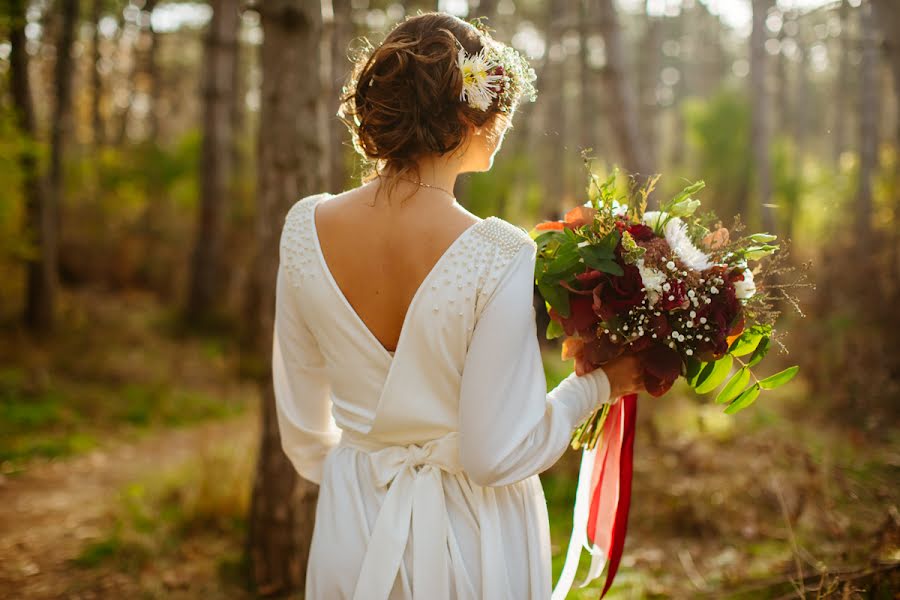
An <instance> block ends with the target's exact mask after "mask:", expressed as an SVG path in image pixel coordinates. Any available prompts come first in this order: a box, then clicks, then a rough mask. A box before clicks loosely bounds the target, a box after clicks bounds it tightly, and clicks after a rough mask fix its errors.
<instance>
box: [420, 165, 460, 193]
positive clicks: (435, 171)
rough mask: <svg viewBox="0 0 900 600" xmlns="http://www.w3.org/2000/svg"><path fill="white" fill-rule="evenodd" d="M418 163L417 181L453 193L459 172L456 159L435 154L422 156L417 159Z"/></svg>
mask: <svg viewBox="0 0 900 600" xmlns="http://www.w3.org/2000/svg"><path fill="white" fill-rule="evenodd" d="M418 164H419V183H422V184H424V185H426V186H429V187H432V188H437V189H440V190H444V191H448V192H449V193H450V194H451V195H452V194H453V188H454V187H455V186H456V178H457V177H458V176H459V174H460V172H461V170H460V166H461V165H460V163H459V161H458V160H454V159H452V158H447V157H443V156H435V157H427V158H423V159H421V160H420V161H418Z"/></svg>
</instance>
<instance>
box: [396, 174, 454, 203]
mask: <svg viewBox="0 0 900 600" xmlns="http://www.w3.org/2000/svg"><path fill="white" fill-rule="evenodd" d="M400 179H402V180H403V181H408V182H410V183H414V184H416V185H420V186H422V187H427V188H431V189H433V190H440V191H442V192H444V193H445V194H447V195H448V196H450V197H451V198H453V200H454V202H455V201H456V196H454V195H453V192H450V191H447V190H446V189H444V188H442V187H438V186H436V185H431V184H430V183H422V182H421V181H413V180H412V179H407V178H405V177H401V178H400Z"/></svg>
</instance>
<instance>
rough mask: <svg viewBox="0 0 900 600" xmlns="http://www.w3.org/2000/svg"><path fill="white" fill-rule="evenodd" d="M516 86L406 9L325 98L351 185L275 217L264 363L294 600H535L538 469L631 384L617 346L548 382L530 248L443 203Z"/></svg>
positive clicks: (635, 380)
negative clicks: (288, 529) (272, 306)
mask: <svg viewBox="0 0 900 600" xmlns="http://www.w3.org/2000/svg"><path fill="white" fill-rule="evenodd" d="M532 80H533V71H532V70H531V69H530V68H529V67H528V65H527V63H526V62H525V61H524V59H523V58H521V57H520V56H519V55H518V53H516V52H515V50H513V49H512V48H510V47H508V46H506V45H504V44H501V43H499V42H496V41H494V40H492V39H491V37H490V36H489V34H488V33H487V32H486V31H483V30H482V29H481V28H480V27H478V26H475V25H472V24H470V23H467V22H465V21H463V20H460V19H458V18H456V17H452V16H449V15H446V14H441V13H428V14H420V15H418V16H415V17H411V18H408V19H407V20H405V21H404V22H402V23H400V24H399V25H398V26H397V27H396V28H394V29H393V31H391V33H390V34H389V35H388V36H387V38H386V39H385V40H384V42H383V43H382V44H381V45H380V46H378V47H377V48H375V49H374V50H373V51H372V52H371V54H370V55H369V56H367V57H365V58H364V59H363V60H361V61H360V62H359V64H358V65H357V66H356V68H355V70H354V74H353V77H352V79H351V85H350V86H349V87H348V91H347V94H346V96H345V97H344V98H343V99H342V116H343V118H344V120H345V121H346V122H347V123H348V125H349V127H350V129H351V132H352V134H353V138H354V144H355V147H356V148H357V150H358V151H359V152H360V153H361V154H362V155H363V156H364V157H365V158H366V159H368V160H369V161H371V162H372V163H374V169H373V172H372V174H371V176H370V177H369V178H368V181H367V183H365V184H363V185H361V186H360V187H358V188H355V189H352V190H349V191H346V192H343V193H341V194H338V195H331V194H318V195H315V196H310V197H307V198H303V199H301V200H300V201H299V202H297V203H296V204H295V205H294V206H293V207H292V208H291V210H290V212H289V214H288V216H287V219H286V222H285V224H284V229H283V231H282V236H281V247H280V264H279V271H278V279H277V294H276V318H275V336H274V347H273V376H274V382H275V392H276V404H277V411H278V412H277V414H278V424H279V430H280V433H281V440H282V445H283V447H284V451H285V453H286V454H287V456H288V457H289V458H290V460H291V461H292V463H293V465H294V466H295V468H296V470H297V472H298V473H299V474H300V475H301V476H302V477H304V478H306V479H308V480H310V481H312V482H315V483H317V484H319V485H320V491H319V498H318V504H317V509H316V520H315V526H314V530H313V537H312V546H311V548H310V554H309V563H308V567H307V578H306V596H305V597H306V598H307V600H339V599H350V598H354V599H357V600H385V599H388V598H391V599H401V598H402V599H407V598H415V599H416V600H425V599H427V600H439V599H450V598H460V599H476V598H483V599H486V600H501V599H506V598H508V599H510V600H523V599H533V600H538V599H540V600H546V599H547V598H549V597H550V592H551V588H552V581H551V550H550V530H549V521H548V514H547V506H546V500H545V498H544V494H543V490H542V488H541V483H540V479H539V478H538V474H539V473H540V472H542V471H544V470H546V469H547V468H549V467H550V466H551V465H553V463H555V462H556V461H557V460H558V459H559V457H560V456H561V455H562V454H563V452H564V451H565V449H566V447H567V446H568V443H569V440H570V438H571V435H572V433H573V430H574V429H575V427H576V426H577V425H578V424H579V423H580V422H581V421H583V420H584V419H585V418H586V417H587V416H588V415H589V414H590V413H591V412H592V411H593V410H594V409H595V408H596V407H597V406H598V404H600V403H607V402H612V401H615V399H617V398H619V397H620V396H622V395H624V394H627V393H631V392H636V391H639V390H640V389H641V383H640V382H639V381H640V377H639V370H638V368H637V365H636V364H635V363H634V362H633V361H632V359H622V360H619V361H615V362H613V363H609V364H607V365H606V366H604V368H603V369H597V370H595V371H593V372H591V373H588V374H586V375H583V376H577V375H576V374H575V373H572V374H571V375H569V376H568V377H566V378H565V379H564V380H563V381H562V382H561V383H560V384H559V385H558V386H557V387H555V388H554V389H553V390H552V391H550V392H549V393H547V387H546V380H545V378H544V371H543V367H542V362H541V354H540V349H539V346H538V337H537V326H536V323H535V309H534V305H533V303H532V301H533V290H534V266H535V253H536V245H535V243H534V242H533V241H532V240H531V238H530V237H529V236H528V234H527V233H526V232H525V231H524V230H523V229H521V228H519V227H517V226H514V225H512V224H510V223H509V222H507V221H505V220H503V219H501V218H498V217H495V216H491V217H487V218H485V219H479V218H478V217H476V216H475V215H473V214H472V213H470V212H469V211H467V210H466V209H465V208H463V206H462V205H461V204H460V203H459V202H458V201H457V199H456V198H455V197H454V196H453V193H452V190H453V188H454V182H455V181H456V177H457V176H458V175H459V174H460V173H463V172H471V171H486V170H488V169H489V168H490V166H491V163H492V161H493V156H494V154H495V152H496V151H497V150H498V148H499V147H500V144H501V142H502V139H503V136H504V133H505V132H506V129H507V128H508V127H509V125H510V120H511V118H512V115H513V113H514V111H515V107H516V105H517V103H518V102H519V101H520V99H521V98H522V97H527V96H529V95H531V94H533V88H532V86H531V82H532Z"/></svg>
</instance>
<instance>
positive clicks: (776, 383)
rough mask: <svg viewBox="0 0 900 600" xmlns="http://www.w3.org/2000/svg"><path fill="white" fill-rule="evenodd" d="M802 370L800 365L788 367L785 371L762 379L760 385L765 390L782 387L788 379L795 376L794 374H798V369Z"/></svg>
mask: <svg viewBox="0 0 900 600" xmlns="http://www.w3.org/2000/svg"><path fill="white" fill-rule="evenodd" d="M799 370H800V367H798V366H796V365H794V366H793V367H788V368H787V369H785V370H784V371H779V372H778V373H775V374H774V375H770V376H768V377H766V378H765V379H760V381H759V385H760V387H761V388H763V389H764V390H774V389H775V388H777V387H780V386H782V385H784V384H786V383H787V382H788V381H790V380H791V379H793V378H794V375H796V374H797V371H799Z"/></svg>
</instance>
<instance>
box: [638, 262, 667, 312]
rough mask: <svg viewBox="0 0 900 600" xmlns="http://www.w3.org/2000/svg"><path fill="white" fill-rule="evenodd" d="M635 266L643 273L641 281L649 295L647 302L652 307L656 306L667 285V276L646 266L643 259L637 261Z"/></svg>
mask: <svg viewBox="0 0 900 600" xmlns="http://www.w3.org/2000/svg"><path fill="white" fill-rule="evenodd" d="M634 266H636V267H637V268H638V271H640V273H641V281H642V282H643V284H644V289H645V290H646V293H647V301H648V302H649V304H650V306H653V305H655V304H656V302H657V301H658V300H659V296H660V294H662V291H663V285H664V284H665V283H666V274H665V273H663V272H662V271H659V270H657V269H654V268H653V267H648V266H647V265H645V264H644V259H643V258H639V259H637V261H635V263H634Z"/></svg>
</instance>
